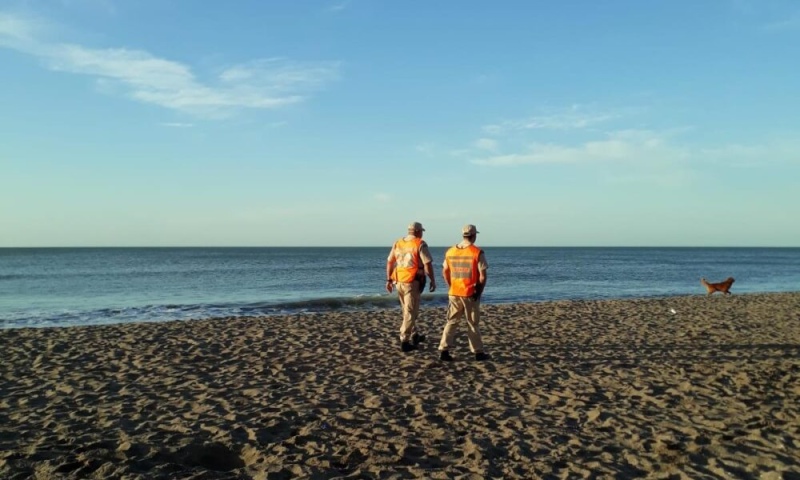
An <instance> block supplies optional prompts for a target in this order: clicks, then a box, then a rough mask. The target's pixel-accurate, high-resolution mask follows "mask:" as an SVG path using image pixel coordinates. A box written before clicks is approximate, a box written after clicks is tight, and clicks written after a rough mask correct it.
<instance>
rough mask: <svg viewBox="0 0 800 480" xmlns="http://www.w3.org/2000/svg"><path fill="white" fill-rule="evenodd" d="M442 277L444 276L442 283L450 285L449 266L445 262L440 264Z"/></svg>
mask: <svg viewBox="0 0 800 480" xmlns="http://www.w3.org/2000/svg"><path fill="white" fill-rule="evenodd" d="M442 277H444V283H446V284H447V286H448V287H449V286H450V267H448V266H447V264H446V263H445V264H444V265H442Z"/></svg>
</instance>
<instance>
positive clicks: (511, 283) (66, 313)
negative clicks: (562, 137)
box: [0, 246, 800, 328]
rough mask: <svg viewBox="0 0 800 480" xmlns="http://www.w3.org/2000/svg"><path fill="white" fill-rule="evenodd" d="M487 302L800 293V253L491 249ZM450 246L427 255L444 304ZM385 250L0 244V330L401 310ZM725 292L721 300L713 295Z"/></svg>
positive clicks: (426, 302)
mask: <svg viewBox="0 0 800 480" xmlns="http://www.w3.org/2000/svg"><path fill="white" fill-rule="evenodd" d="M484 250H485V252H486V257H487V260H488V263H489V272H488V273H489V275H488V286H487V289H486V291H485V293H484V297H483V301H484V302H485V303H493V304H496V303H512V302H540V301H548V300H564V299H612V298H633V297H665V296H676V295H704V294H705V290H704V289H703V287H702V286H701V285H700V277H706V278H707V279H709V281H721V280H723V279H725V278H727V277H731V276H732V277H734V278H735V279H736V282H735V283H734V285H733V287H732V289H731V291H732V292H733V293H734V294H737V293H752V292H785V291H800V248H624V247H619V248H578V247H575V248H556V247H548V248H540V247H486V248H484ZM444 252H445V247H431V254H432V255H433V257H434V264H435V268H436V278H437V284H438V286H439V289H438V290H437V291H436V292H435V293H433V294H430V293H427V290H426V294H425V295H423V306H437V305H441V306H444V305H445V304H446V299H447V291H446V288H445V287H446V285H445V284H444V281H443V280H442V279H441V270H442V269H441V262H442V259H443V256H444ZM388 253H389V247H388V246H387V247H385V248H384V247H352V248H310V247H297V248H290V247H287V248H272V247H270V248H30V249H28V248H3V249H0V328H20V327H58V326H72V325H98V324H110V323H129V322H148V321H167V320H187V319H203V318H215V317H230V316H256V315H276V314H293V313H304V312H305V313H307V312H325V311H330V310H363V309H366V310H371V309H383V308H397V309H399V306H398V302H397V299H396V296H395V295H394V294H392V295H390V294H387V293H386V291H385V290H384V287H385V283H384V281H385V264H386V257H387V255H388ZM717 295H718V294H717Z"/></svg>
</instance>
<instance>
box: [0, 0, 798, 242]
mask: <svg viewBox="0 0 800 480" xmlns="http://www.w3.org/2000/svg"><path fill="white" fill-rule="evenodd" d="M798 59H800V2H797V1H796V0H709V1H704V2H698V1H696V0H670V1H666V0H665V1H661V0H657V1H648V2H643V1H641V0H608V1H603V2H598V1H596V0H575V1H570V2H544V1H531V0H524V1H522V0H519V1H502V2H486V1H472V0H459V1H455V0H452V1H439V2H431V1H429V0H408V1H402V2H379V1H367V0H331V1H328V0H322V1H311V0H309V1H274V2H263V1H260V0H239V1H236V2H198V1H193V0H170V1H164V0H0V247H44V246H317V245H319V246H386V247H387V248H388V247H389V246H390V245H391V243H392V242H393V241H394V240H395V239H396V238H398V237H400V236H402V235H403V234H404V233H405V230H406V226H407V225H408V224H409V223H410V222H413V221H419V222H422V223H423V225H424V226H425V228H426V232H425V237H424V238H425V239H426V240H427V241H428V243H429V244H430V245H432V246H446V245H451V244H454V243H456V242H458V241H459V239H460V238H459V237H460V232H461V226H462V225H463V224H466V223H472V224H475V225H477V227H478V230H479V231H480V233H479V235H478V243H479V245H482V246H795V247H796V246H800V220H798V219H800V114H798V112H799V111H800V63H799V61H798Z"/></svg>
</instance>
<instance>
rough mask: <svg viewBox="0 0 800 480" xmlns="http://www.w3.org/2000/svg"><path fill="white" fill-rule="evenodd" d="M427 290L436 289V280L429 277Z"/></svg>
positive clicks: (432, 290) (433, 290)
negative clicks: (429, 282)
mask: <svg viewBox="0 0 800 480" xmlns="http://www.w3.org/2000/svg"><path fill="white" fill-rule="evenodd" d="M428 291H429V292H431V293H433V292H435V291H436V280H434V279H433V278H431V285H430V286H429V287H428Z"/></svg>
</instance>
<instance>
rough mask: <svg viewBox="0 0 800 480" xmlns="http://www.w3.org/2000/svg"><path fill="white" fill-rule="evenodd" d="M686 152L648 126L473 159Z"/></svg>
mask: <svg viewBox="0 0 800 480" xmlns="http://www.w3.org/2000/svg"><path fill="white" fill-rule="evenodd" d="M684 156H685V152H683V151H682V150H681V149H678V148H675V147H672V146H669V145H667V144H666V143H665V141H664V137H663V136H662V135H659V134H657V133H655V132H652V131H648V130H623V131H618V132H613V133H610V134H608V135H607V137H606V138H604V139H602V140H595V141H588V142H584V143H582V144H579V145H577V146H572V145H558V144H543V143H534V144H532V145H529V147H528V148H527V149H526V150H525V151H523V152H521V153H513V154H504V155H493V156H489V157H483V158H477V159H474V160H472V163H475V164H478V165H487V166H512V165H526V164H542V163H579V162H592V161H594V162H597V161H624V160H643V159H648V160H649V159H653V158H659V159H664V158H682V157H684Z"/></svg>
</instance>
